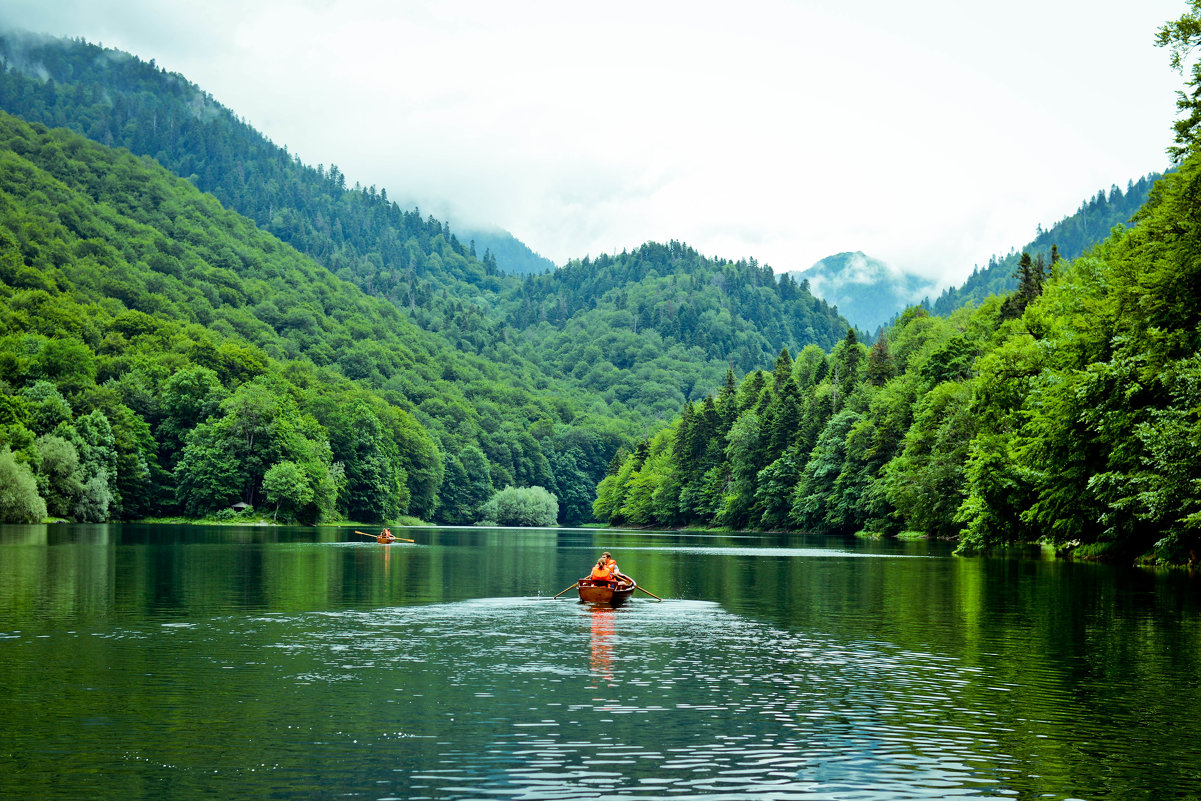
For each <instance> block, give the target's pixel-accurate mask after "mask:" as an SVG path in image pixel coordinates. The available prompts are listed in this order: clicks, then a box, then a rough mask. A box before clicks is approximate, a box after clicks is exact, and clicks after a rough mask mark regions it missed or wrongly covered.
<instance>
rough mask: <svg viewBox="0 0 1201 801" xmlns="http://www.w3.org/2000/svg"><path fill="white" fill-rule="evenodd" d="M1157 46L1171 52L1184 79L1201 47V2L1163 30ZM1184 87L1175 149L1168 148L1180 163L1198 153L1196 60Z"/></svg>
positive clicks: (1199, 70) (1200, 80) (1200, 66)
mask: <svg viewBox="0 0 1201 801" xmlns="http://www.w3.org/2000/svg"><path fill="white" fill-rule="evenodd" d="M1155 43H1156V44H1157V45H1158V46H1159V47H1167V48H1168V49H1169V51H1170V52H1171V54H1172V56H1171V62H1172V68H1173V69H1175V70H1177V71H1178V72H1180V73H1181V74H1182V75H1183V74H1184V67H1185V63H1186V61H1187V60H1188V59H1189V57H1190V56H1192V55H1193V54H1194V51H1195V50H1196V48H1197V45H1199V44H1201V2H1199V0H1190V1H1189V11H1188V12H1187V13H1185V14H1182V15H1181V16H1180V19H1177V20H1174V21H1172V22H1168V23H1166V24H1165V25H1164V26H1163V27H1162V28H1160V29H1159V33H1158V34H1157V35H1156V37H1155ZM1185 85H1186V86H1187V87H1188V88H1187V89H1186V90H1181V91H1179V92H1177V93H1176V94H1177V99H1176V109H1177V110H1178V111H1179V112H1180V113H1181V114H1182V116H1181V118H1180V119H1178V120H1176V122H1175V123H1174V124H1173V128H1174V129H1175V131H1176V145H1175V146H1174V147H1170V148H1168V154H1169V155H1171V156H1172V158H1173V159H1175V160H1177V161H1181V160H1183V159H1184V158H1185V157H1186V156H1188V155H1190V154H1192V153H1195V152H1197V138H1198V125H1199V124H1201V63H1198V62H1197V61H1196V60H1194V61H1193V64H1192V68H1191V69H1190V76H1189V79H1188V80H1187V81H1186V82H1185Z"/></svg>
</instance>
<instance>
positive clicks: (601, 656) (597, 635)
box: [589, 605, 617, 687]
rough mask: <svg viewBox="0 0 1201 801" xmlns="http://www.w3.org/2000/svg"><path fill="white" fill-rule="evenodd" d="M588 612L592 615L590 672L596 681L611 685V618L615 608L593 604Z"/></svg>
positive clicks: (612, 630) (612, 628)
mask: <svg viewBox="0 0 1201 801" xmlns="http://www.w3.org/2000/svg"><path fill="white" fill-rule="evenodd" d="M589 612H590V613H591V615H592V630H591V640H590V643H591V646H592V661H591V663H590V665H591V668H592V674H593V676H595V677H596V679H597V682H598V683H604V684H607V685H609V686H610V687H611V686H613V642H612V640H613V632H614V625H613V622H614V621H613V618H614V615H615V614H616V613H617V610H616V609H614V608H612V607H609V606H599V605H598V606H593V607H592V608H591V609H590V610H589Z"/></svg>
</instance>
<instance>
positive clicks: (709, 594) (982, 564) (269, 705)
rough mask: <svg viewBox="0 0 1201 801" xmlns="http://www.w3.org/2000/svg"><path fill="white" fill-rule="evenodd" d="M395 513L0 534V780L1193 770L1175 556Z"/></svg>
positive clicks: (1111, 789)
mask: <svg viewBox="0 0 1201 801" xmlns="http://www.w3.org/2000/svg"><path fill="white" fill-rule="evenodd" d="M396 531H397V533H398V534H399V535H400V536H408V537H412V538H414V539H415V540H416V543H415V544H412V545H409V544H402V543H398V544H395V545H392V546H381V545H378V544H376V543H375V542H373V541H370V540H367V539H365V538H363V537H358V536H355V534H354V532H353V529H352V528H322V529H300V528H296V529H290V528H283V529H263V528H253V529H251V528H204V527H196V526H187V527H172V526H65V525H56V526H8V527H0V797H3V798H14V799H16V798H20V799H93V798H99V799H108V798H112V799H171V800H172V801H188V800H189V799H199V798H205V799H212V798H219V799H251V798H255V799H292V798H331V799H332V798H349V799H422V798H425V799H448V798H464V799H477V798H515V799H577V798H602V797H604V798H621V799H663V798H705V799H793V798H796V799H904V798H1023V799H1024V798H1055V799H1071V798H1079V799H1123V800H1126V799H1165V798H1197V797H1199V796H1201V578H1199V577H1198V576H1196V575H1190V574H1188V573H1185V572H1182V571H1176V572H1153V571H1145V570H1135V569H1116V568H1112V567H1107V566H1101V565H1090V564H1070V563H1062V562H1055V561H1048V560H1045V559H1042V558H1040V557H1039V556H1038V555H1037V554H1031V555H1027V556H1025V557H1022V556H1016V555H1015V556H1012V557H1007V558H989V559H961V558H956V557H953V556H951V555H950V550H949V548H947V547H946V546H944V545H940V544H927V543H912V544H905V543H872V542H861V541H853V540H852V541H842V540H830V539H818V538H801V537H790V538H780V537H768V536H754V535H738V536H724V535H696V534H679V533H648V532H617V531H583V530H537V531H530V530H513V529H428V528H427V529H406V530H396ZM605 549H607V550H611V551H613V553H614V555H615V556H616V557H617V559H618V562H619V564H620V566H621V568H622V569H623V570H624V571H626V572H629V573H631V574H633V575H634V576H636V577H637V578H638V579H639V581H640V583H641V584H642V585H643V586H644V587H645V588H647V589H648V590H650V591H651V592H654V593H655V594H657V595H660V596H662V597H664V598H665V599H666V600H665V601H664V602H663V603H656V602H655V601H654V599H652V598H650V597H649V596H646V595H642V594H639V595H638V596H637V597H636V599H635V600H633V601H631V602H630V603H629V604H627V605H626V606H624V607H620V608H618V609H607V608H590V607H586V606H582V605H580V604H578V603H577V602H576V601H575V599H574V597H573V594H572V593H569V594H568V595H565V596H564V597H562V598H560V599H558V600H551V596H552V595H554V594H555V593H557V592H559V591H560V590H562V589H563V588H564V587H567V586H569V585H571V584H572V582H573V581H574V580H575V578H576V577H578V576H580V575H583V574H584V573H585V572H586V570H587V569H588V566H589V565H590V564H591V562H592V561H594V560H595V559H596V557H597V555H598V554H599V552H600V551H601V550H605Z"/></svg>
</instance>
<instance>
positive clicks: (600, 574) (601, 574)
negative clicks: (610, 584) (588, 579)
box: [592, 567, 613, 581]
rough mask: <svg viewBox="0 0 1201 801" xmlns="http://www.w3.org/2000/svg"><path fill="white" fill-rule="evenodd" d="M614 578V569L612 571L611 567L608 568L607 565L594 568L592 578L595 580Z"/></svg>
mask: <svg viewBox="0 0 1201 801" xmlns="http://www.w3.org/2000/svg"><path fill="white" fill-rule="evenodd" d="M612 579H613V571H611V570H610V569H609V568H607V567H593V568H592V580H593V581H611V580H612Z"/></svg>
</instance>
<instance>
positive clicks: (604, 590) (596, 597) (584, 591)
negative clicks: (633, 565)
mask: <svg viewBox="0 0 1201 801" xmlns="http://www.w3.org/2000/svg"><path fill="white" fill-rule="evenodd" d="M637 588H638V584H637V583H636V582H635V581H634V580H633V579H630V583H629V584H618V585H616V586H615V585H614V582H612V581H593V580H592V579H590V578H582V579H580V580H579V581H578V582H576V591H577V592H578V593H579V594H580V603H585V604H608V605H610V606H617V605H618V604H623V603H625V602H626V601H628V600H629V598H630V596H631V595H633V594H634V590H636V589H637Z"/></svg>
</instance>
